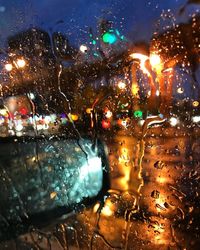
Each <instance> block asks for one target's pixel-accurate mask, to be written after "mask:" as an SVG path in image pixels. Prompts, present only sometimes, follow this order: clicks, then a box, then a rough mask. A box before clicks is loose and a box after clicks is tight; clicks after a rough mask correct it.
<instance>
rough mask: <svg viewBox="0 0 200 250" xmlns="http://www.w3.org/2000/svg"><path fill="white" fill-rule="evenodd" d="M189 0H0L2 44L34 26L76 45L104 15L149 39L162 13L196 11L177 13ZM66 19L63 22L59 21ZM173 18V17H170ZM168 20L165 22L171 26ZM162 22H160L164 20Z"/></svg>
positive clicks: (134, 34) (125, 30) (135, 37)
mask: <svg viewBox="0 0 200 250" xmlns="http://www.w3.org/2000/svg"><path fill="white" fill-rule="evenodd" d="M185 2H186V0H152V1H151V0H96V1H95V0H0V36H1V45H2V44H3V43H4V42H5V40H6V38H7V36H9V35H13V34H14V33H17V32H18V31H20V30H23V29H27V28H29V27H31V26H39V27H42V28H44V29H46V30H50V29H53V30H59V31H63V32H65V33H66V34H67V36H68V37H69V38H70V40H71V41H72V42H73V43H75V44H77V45H78V44H80V43H82V42H84V41H85V40H86V39H88V34H87V33H86V32H87V31H88V28H89V27H93V30H94V31H95V27H96V25H97V23H98V21H99V20H100V19H101V18H107V19H110V20H112V21H113V22H114V26H115V27H116V28H118V29H119V30H120V32H121V33H123V34H124V35H125V36H126V37H128V39H131V40H133V41H137V40H141V39H149V38H150V37H151V35H152V33H153V32H154V31H155V30H156V23H158V21H159V20H163V19H162V18H161V14H162V12H163V11H164V13H166V12H167V10H168V9H169V10H170V13H172V16H173V15H174V16H175V17H176V22H180V21H185V20H186V19H189V13H190V12H191V13H192V12H193V11H194V10H195V11H197V6H190V7H189V8H188V11H187V12H186V13H184V14H183V16H182V17H181V18H180V17H178V15H177V13H178V10H179V9H180V7H181V6H182V5H183V4H184V3H185ZM59 20H63V23H59V24H56V22H57V21H59ZM171 20H172V19H171ZM171 20H170V19H168V18H167V19H166V20H164V21H162V22H164V25H168V24H169V25H172V21H171ZM162 22H161V23H162Z"/></svg>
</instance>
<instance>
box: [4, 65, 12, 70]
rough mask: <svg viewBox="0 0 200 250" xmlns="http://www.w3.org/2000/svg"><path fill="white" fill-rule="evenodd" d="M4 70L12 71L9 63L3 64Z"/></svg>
mask: <svg viewBox="0 0 200 250" xmlns="http://www.w3.org/2000/svg"><path fill="white" fill-rule="evenodd" d="M5 69H6V71H11V70H12V69H13V66H12V64H11V63H6V64H5Z"/></svg>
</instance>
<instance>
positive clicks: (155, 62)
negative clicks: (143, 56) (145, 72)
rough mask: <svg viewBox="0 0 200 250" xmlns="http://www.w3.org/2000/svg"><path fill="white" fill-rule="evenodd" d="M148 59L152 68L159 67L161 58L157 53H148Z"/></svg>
mask: <svg viewBox="0 0 200 250" xmlns="http://www.w3.org/2000/svg"><path fill="white" fill-rule="evenodd" d="M149 61H150V64H151V66H152V68H154V69H157V68H159V67H161V59H160V56H159V55H157V54H150V57H149Z"/></svg>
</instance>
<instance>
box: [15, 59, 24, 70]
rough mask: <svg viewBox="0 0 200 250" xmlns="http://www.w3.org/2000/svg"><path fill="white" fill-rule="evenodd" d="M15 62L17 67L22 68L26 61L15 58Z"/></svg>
mask: <svg viewBox="0 0 200 250" xmlns="http://www.w3.org/2000/svg"><path fill="white" fill-rule="evenodd" d="M16 64H17V67H18V68H24V67H25V65H26V62H25V60H24V59H17V61H16Z"/></svg>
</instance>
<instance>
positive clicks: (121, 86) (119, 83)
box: [118, 81, 126, 90]
mask: <svg viewBox="0 0 200 250" xmlns="http://www.w3.org/2000/svg"><path fill="white" fill-rule="evenodd" d="M118 88H119V89H121V90H124V89H125V88H126V83H125V82H123V81H120V82H118Z"/></svg>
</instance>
